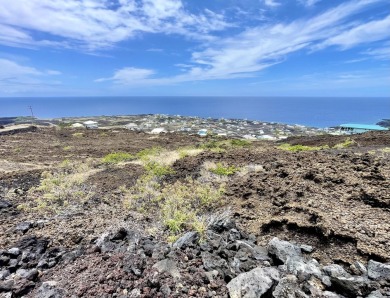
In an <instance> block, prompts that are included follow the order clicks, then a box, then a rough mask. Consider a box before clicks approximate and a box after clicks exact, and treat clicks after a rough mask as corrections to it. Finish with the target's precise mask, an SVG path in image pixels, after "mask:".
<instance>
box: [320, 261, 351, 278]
mask: <svg viewBox="0 0 390 298" xmlns="http://www.w3.org/2000/svg"><path fill="white" fill-rule="evenodd" d="M322 270H323V271H324V273H325V274H326V275H328V276H329V277H349V276H350V274H349V273H348V272H347V271H345V270H344V268H343V267H341V266H340V265H337V264H331V265H328V266H324V267H322Z"/></svg>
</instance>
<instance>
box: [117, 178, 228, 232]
mask: <svg viewBox="0 0 390 298" xmlns="http://www.w3.org/2000/svg"><path fill="white" fill-rule="evenodd" d="M122 191H123V193H124V194H125V199H124V205H125V207H127V208H131V209H134V210H137V211H138V212H148V213H153V214H155V215H156V216H158V217H159V218H160V219H161V222H162V224H163V225H164V227H166V229H167V230H168V232H169V236H170V239H176V238H177V237H176V236H177V235H178V234H180V233H182V232H184V231H187V230H196V231H198V232H199V233H200V234H202V233H204V232H205V231H206V222H205V220H204V217H203V215H204V214H206V213H207V212H209V211H210V210H211V209H212V208H214V207H217V206H219V205H220V204H221V203H222V196H223V194H224V192H225V189H224V185H213V184H211V183H206V184H205V183H201V182H199V181H197V180H193V179H191V178H188V179H186V180H185V181H177V182H175V183H173V184H167V185H164V186H163V185H161V184H160V183H159V180H158V179H157V178H156V177H155V176H152V175H149V174H148V175H144V176H142V177H141V178H140V179H138V181H137V183H136V185H135V186H133V187H131V188H130V189H128V190H122Z"/></svg>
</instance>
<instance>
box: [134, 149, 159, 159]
mask: <svg viewBox="0 0 390 298" xmlns="http://www.w3.org/2000/svg"><path fill="white" fill-rule="evenodd" d="M162 151H163V149H162V148H161V147H153V148H146V149H143V150H141V151H140V152H138V153H137V158H139V159H141V160H144V161H145V160H149V159H150V158H151V157H153V156H156V155H158V154H159V153H161V152H162Z"/></svg>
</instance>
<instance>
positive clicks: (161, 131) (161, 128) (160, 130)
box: [150, 127, 167, 135]
mask: <svg viewBox="0 0 390 298" xmlns="http://www.w3.org/2000/svg"><path fill="white" fill-rule="evenodd" d="M165 132H167V131H166V130H165V128H164V127H158V128H154V129H152V131H151V132H150V133H151V134H155V135H158V134H160V133H165Z"/></svg>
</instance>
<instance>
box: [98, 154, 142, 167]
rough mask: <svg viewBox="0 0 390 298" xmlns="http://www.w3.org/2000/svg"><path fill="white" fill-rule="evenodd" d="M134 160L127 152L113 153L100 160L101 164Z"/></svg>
mask: <svg viewBox="0 0 390 298" xmlns="http://www.w3.org/2000/svg"><path fill="white" fill-rule="evenodd" d="M133 159H135V156H134V155H133V154H130V153H127V152H113V153H109V154H107V155H106V156H104V157H103V158H102V162H103V163H108V164H115V163H119V162H124V161H129V160H133Z"/></svg>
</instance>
